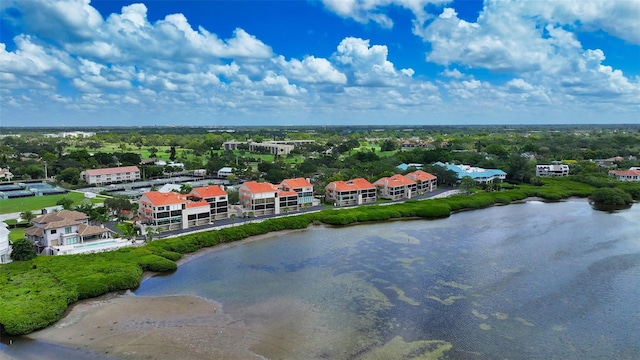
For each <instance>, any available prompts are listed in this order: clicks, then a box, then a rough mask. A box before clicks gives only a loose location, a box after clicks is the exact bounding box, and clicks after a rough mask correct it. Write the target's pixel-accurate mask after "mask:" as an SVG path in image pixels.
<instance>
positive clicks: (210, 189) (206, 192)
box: [191, 185, 227, 199]
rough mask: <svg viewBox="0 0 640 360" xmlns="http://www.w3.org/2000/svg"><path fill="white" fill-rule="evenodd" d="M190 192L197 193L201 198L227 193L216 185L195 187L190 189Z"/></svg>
mask: <svg viewBox="0 0 640 360" xmlns="http://www.w3.org/2000/svg"><path fill="white" fill-rule="evenodd" d="M191 194H193V195H197V196H199V197H201V198H203V199H206V198H211V197H216V196H225V195H227V193H226V192H225V191H224V190H222V188H221V187H220V186H218V185H210V186H204V187H197V188H194V189H193V190H191Z"/></svg>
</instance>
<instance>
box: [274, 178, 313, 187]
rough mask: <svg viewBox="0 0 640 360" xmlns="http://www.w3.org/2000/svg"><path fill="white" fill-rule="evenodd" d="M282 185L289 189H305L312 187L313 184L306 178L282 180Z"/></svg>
mask: <svg viewBox="0 0 640 360" xmlns="http://www.w3.org/2000/svg"><path fill="white" fill-rule="evenodd" d="M280 184H281V185H284V186H286V187H288V188H289V189H296V188H303V187H310V186H312V185H311V183H310V182H309V180H307V179H305V178H301V177H299V178H295V179H284V180H282V182H281V183H280Z"/></svg>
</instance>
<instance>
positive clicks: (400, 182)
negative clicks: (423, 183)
mask: <svg viewBox="0 0 640 360" xmlns="http://www.w3.org/2000/svg"><path fill="white" fill-rule="evenodd" d="M415 183H416V182H415V181H413V180H411V179H409V178H408V177H406V176H404V175H400V174H395V175H393V176H390V177H383V178H380V179H378V181H376V182H374V183H373V184H374V185H379V186H391V187H397V186H406V185H413V184H415Z"/></svg>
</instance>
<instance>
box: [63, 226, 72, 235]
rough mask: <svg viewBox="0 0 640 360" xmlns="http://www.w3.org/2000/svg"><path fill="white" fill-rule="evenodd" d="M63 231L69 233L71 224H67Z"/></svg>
mask: <svg viewBox="0 0 640 360" xmlns="http://www.w3.org/2000/svg"><path fill="white" fill-rule="evenodd" d="M64 233H65V234H71V226H67V227H66V228H64Z"/></svg>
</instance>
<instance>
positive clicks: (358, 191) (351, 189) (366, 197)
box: [325, 178, 376, 206]
mask: <svg viewBox="0 0 640 360" xmlns="http://www.w3.org/2000/svg"><path fill="white" fill-rule="evenodd" d="M325 201H327V202H330V203H333V205H334V206H352V205H363V204H372V203H375V202H376V187H375V186H374V185H373V184H372V183H370V182H368V181H367V180H366V179H363V178H357V179H352V180H348V181H333V182H331V183H329V184H328V185H327V186H326V187H325Z"/></svg>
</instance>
